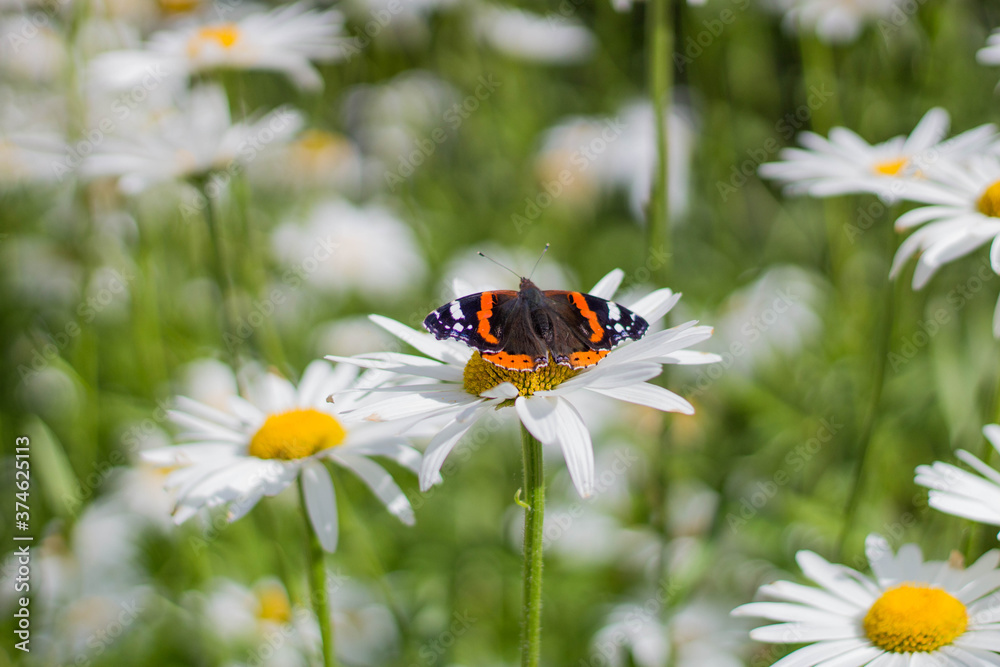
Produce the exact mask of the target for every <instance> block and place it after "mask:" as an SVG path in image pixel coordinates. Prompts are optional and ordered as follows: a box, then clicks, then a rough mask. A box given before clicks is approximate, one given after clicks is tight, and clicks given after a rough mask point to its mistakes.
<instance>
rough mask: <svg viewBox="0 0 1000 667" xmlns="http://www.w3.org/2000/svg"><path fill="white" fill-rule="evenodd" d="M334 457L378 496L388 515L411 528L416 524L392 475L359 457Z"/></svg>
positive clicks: (406, 501) (411, 510)
mask: <svg viewBox="0 0 1000 667" xmlns="http://www.w3.org/2000/svg"><path fill="white" fill-rule="evenodd" d="M334 457H335V459H336V460H337V461H339V462H340V463H341V464H342V465H343V466H344V467H345V468H348V469H350V470H351V471H352V472H354V473H355V474H356V475H357V476H358V477H360V478H361V479H362V481H364V483H365V484H367V485H368V488H370V489H371V490H372V492H373V493H374V494H375V495H376V496H378V499H379V500H381V501H382V504H383V505H385V508H386V509H387V510H389V513H390V514H392V515H393V516H395V517H396V518H398V519H399V520H400V521H402V522H403V523H405V524H406V525H407V526H412V525H413V524H414V523H415V522H416V519H415V518H414V516H413V508H412V507H410V501H409V500H407V499H406V494H404V493H403V490H402V489H400V488H399V485H398V484H396V482H395V480H393V478H392V475H390V474H389V473H387V472H386V471H385V470H383V469H382V467H381V466H379V465H378V464H377V463H374V462H372V461H369V460H368V459H366V458H364V457H361V456H352V455H350V454H337V455H334Z"/></svg>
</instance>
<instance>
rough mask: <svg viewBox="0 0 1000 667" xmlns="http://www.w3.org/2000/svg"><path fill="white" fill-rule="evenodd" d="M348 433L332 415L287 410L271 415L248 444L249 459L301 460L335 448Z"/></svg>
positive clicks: (315, 411) (310, 411)
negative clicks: (253, 457) (252, 457)
mask: <svg viewBox="0 0 1000 667" xmlns="http://www.w3.org/2000/svg"><path fill="white" fill-rule="evenodd" d="M346 436H347V432H346V431H345V430H344V427H343V426H341V425H340V422H339V421H337V420H336V419H335V418H334V417H332V416H331V415H328V414H326V413H325V412H320V411H319V410H313V409H312V408H307V409H305V410H289V411H288V412H282V413H280V414H276V415H271V416H270V417H268V418H267V419H266V420H265V421H264V424H263V425H262V426H261V427H260V428H259V429H258V430H257V432H256V433H254V435H253V438H251V440H250V449H249V450H248V453H249V454H250V456H256V457H257V458H259V459H284V460H286V461H291V460H293V459H304V458H306V457H307V456H312V455H313V454H315V453H316V452H320V451H323V450H324V449H329V448H330V447H336V446H337V445H339V444H340V443H342V442H343V441H344V438H345V437H346Z"/></svg>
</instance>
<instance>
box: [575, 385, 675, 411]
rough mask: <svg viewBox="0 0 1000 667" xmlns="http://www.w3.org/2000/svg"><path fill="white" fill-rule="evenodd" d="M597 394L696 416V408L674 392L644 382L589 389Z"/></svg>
mask: <svg viewBox="0 0 1000 667" xmlns="http://www.w3.org/2000/svg"><path fill="white" fill-rule="evenodd" d="M587 389H589V390H590V391H593V392H594V393H597V394H603V395H605V396H610V397H611V398H617V399H618V400H619V401H627V402H629V403H636V404H638V405H645V406H647V407H650V408H656V409H657V410H663V411H664V412H680V413H681V414H685V415H693V414H694V406H693V405H691V404H690V403H688V402H687V401H686V400H684V399H683V398H681V397H680V396H678V395H677V394H675V393H674V392H672V391H670V390H668V389H664V388H663V387H659V386H657V385H655V384H649V383H648V382H643V383H640V384H636V385H631V386H625V387H611V388H607V389H601V388H594V387H587Z"/></svg>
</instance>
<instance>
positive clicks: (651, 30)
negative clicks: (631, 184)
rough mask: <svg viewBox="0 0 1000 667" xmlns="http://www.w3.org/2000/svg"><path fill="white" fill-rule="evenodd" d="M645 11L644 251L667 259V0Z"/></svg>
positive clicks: (664, 273)
mask: <svg viewBox="0 0 1000 667" xmlns="http://www.w3.org/2000/svg"><path fill="white" fill-rule="evenodd" d="M648 5H649V6H648V7H647V9H646V11H647V12H648V14H647V23H646V30H647V34H646V39H647V47H646V55H647V57H648V59H649V60H648V65H647V67H648V74H649V94H650V96H651V97H652V100H653V118H654V120H653V122H654V123H655V125H656V175H655V176H654V178H653V190H652V192H651V193H650V199H649V210H648V212H647V216H646V217H647V230H646V231H647V234H648V236H647V240H648V244H649V248H648V250H649V251H650V252H652V251H654V250H655V251H660V249H661V248H662V252H663V253H665V254H666V255H667V256H668V257H669V256H670V218H669V201H668V196H669V193H668V189H667V178H668V176H669V162H668V155H669V153H668V146H669V140H670V138H669V136H668V133H667V111H668V109H669V108H670V86H671V83H672V72H671V69H670V68H671V60H670V52H671V51H672V50H673V41H674V33H673V25H671V21H670V11H671V7H670V0H649V2H648ZM669 272H670V266H669V259H668V260H666V261H665V262H664V265H663V267H661V269H660V278H661V279H663V280H664V282H665V280H666V276H667V275H668V274H669Z"/></svg>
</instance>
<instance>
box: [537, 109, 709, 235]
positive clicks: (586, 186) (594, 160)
mask: <svg viewBox="0 0 1000 667" xmlns="http://www.w3.org/2000/svg"><path fill="white" fill-rule="evenodd" d="M667 132H668V134H669V137H670V142H669V145H668V156H667V160H668V167H669V169H668V172H667V179H668V183H667V190H668V193H667V194H668V200H669V205H670V216H671V217H672V218H676V217H679V216H682V215H684V214H685V213H686V212H687V209H688V204H689V200H690V185H689V182H690V173H691V155H692V151H693V149H694V138H695V137H694V122H693V121H692V119H691V114H690V111H689V110H688V109H687V108H686V107H684V106H682V105H679V104H675V105H674V106H673V107H671V109H670V112H669V114H668V116H667ZM655 135H656V122H655V119H654V116H653V107H652V105H651V104H650V103H648V102H637V103H630V104H626V105H625V106H623V107H622V108H621V109H620V110H619V112H618V114H617V115H616V116H614V117H608V118H581V117H576V118H570V119H567V120H565V121H563V122H561V123H559V125H557V126H555V127H553V128H552V129H550V130H549V131H548V132H546V134H545V136H544V137H543V139H542V148H541V150H540V151H539V154H538V156H537V158H536V171H537V173H538V176H539V180H540V181H541V182H542V185H543V186H544V185H546V184H551V183H553V182H557V183H558V184H561V194H559V195H558V197H559V200H560V201H567V202H570V203H577V204H578V205H579V207H580V208H585V209H586V208H590V207H592V204H593V201H594V199H595V198H596V195H597V194H598V193H599V192H600V191H603V190H611V189H619V188H620V189H624V190H627V191H628V198H629V205H630V207H631V209H632V214H633V216H635V218H636V219H637V220H644V219H645V215H646V213H645V211H646V208H647V206H648V203H649V196H650V192H651V189H652V184H653V176H654V174H655V172H656V150H655V148H656V136H655ZM550 192H551V190H550ZM555 196H556V195H553V197H555Z"/></svg>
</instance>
